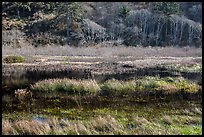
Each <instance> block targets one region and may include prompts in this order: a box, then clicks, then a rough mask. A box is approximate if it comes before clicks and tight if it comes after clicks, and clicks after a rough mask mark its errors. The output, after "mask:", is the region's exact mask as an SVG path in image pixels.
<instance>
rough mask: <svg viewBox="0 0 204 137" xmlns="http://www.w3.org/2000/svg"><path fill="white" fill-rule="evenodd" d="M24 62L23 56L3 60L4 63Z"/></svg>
mask: <svg viewBox="0 0 204 137" xmlns="http://www.w3.org/2000/svg"><path fill="white" fill-rule="evenodd" d="M24 61H25V59H24V57H23V56H7V57H4V58H3V62H4V63H22V62H24Z"/></svg>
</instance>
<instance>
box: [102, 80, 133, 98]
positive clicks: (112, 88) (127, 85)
mask: <svg viewBox="0 0 204 137" xmlns="http://www.w3.org/2000/svg"><path fill="white" fill-rule="evenodd" d="M135 86H136V83H135V81H119V80H115V79H112V80H108V81H106V82H104V83H103V84H101V89H102V91H103V94H106V95H127V94H128V93H129V92H134V91H135Z"/></svg>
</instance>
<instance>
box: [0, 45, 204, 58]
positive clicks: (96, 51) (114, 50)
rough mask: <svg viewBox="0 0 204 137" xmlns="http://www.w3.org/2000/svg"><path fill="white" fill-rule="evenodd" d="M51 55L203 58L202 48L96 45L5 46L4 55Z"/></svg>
mask: <svg viewBox="0 0 204 137" xmlns="http://www.w3.org/2000/svg"><path fill="white" fill-rule="evenodd" d="M11 54H12V55H23V56H30V55H50V56H102V57H113V56H119V57H121V56H134V57H161V56H162V57H168V56H172V57H187V56H193V57H197V56H199V57H201V56H202V48H194V47H185V48H176V47H126V46H122V45H121V46H117V47H116V46H112V45H109V46H107V45H95V46H89V47H70V46H68V45H65V46H50V47H38V48H35V47H33V46H28V45H25V46H22V47H21V48H18V49H16V48H12V47H7V46H4V47H3V48H2V55H3V56H5V55H11Z"/></svg>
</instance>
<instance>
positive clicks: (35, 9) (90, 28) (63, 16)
mask: <svg viewBox="0 0 204 137" xmlns="http://www.w3.org/2000/svg"><path fill="white" fill-rule="evenodd" d="M67 15H68V17H69V20H67ZM2 29H3V33H2V37H3V45H12V46H17V47H19V46H21V45H22V44H29V45H34V46H46V45H52V44H54V45H65V44H67V43H69V44H70V45H72V46H85V45H90V44H93V43H113V44H114V45H120V44H122V45H127V46H138V45H142V46H176V47H182V46H195V47H202V3H201V2H2Z"/></svg>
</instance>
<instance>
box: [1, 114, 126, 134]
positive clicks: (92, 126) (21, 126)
mask: <svg viewBox="0 0 204 137" xmlns="http://www.w3.org/2000/svg"><path fill="white" fill-rule="evenodd" d="M2 125H3V127H2V133H3V135H16V134H20V135H50V134H51V135H69V134H75V135H84V134H88V135H91V134H115V133H120V134H121V133H123V131H122V129H123V126H122V125H121V124H119V123H118V121H116V120H115V118H113V117H111V116H109V115H108V116H104V117H102V116H98V117H96V118H94V119H93V120H91V121H88V122H86V123H84V122H81V121H75V122H71V121H68V120H63V119H62V120H59V119H58V118H56V117H54V118H51V119H48V120H46V121H45V122H40V121H35V120H18V121H14V122H11V121H9V120H3V121H2Z"/></svg>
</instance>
